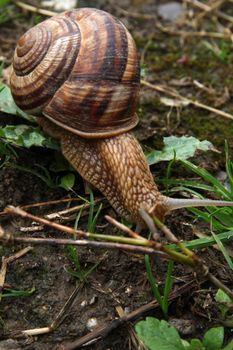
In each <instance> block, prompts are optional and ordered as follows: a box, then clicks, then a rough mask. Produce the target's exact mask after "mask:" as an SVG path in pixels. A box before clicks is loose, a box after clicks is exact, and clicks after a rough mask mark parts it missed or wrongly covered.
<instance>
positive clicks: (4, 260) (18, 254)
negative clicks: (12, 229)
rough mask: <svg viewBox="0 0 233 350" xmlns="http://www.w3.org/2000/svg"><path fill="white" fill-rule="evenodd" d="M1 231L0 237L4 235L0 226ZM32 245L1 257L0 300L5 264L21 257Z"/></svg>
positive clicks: (5, 269) (4, 276)
mask: <svg viewBox="0 0 233 350" xmlns="http://www.w3.org/2000/svg"><path fill="white" fill-rule="evenodd" d="M0 230H1V233H0V237H2V236H4V231H3V230H2V229H1V228H0ZM32 249H33V248H32V247H30V246H29V247H26V248H23V249H21V250H19V251H18V252H17V253H15V254H13V255H11V256H9V257H2V266H1V269H0V301H1V299H2V297H1V293H2V290H3V287H4V283H5V278H6V271H7V266H8V264H10V263H11V262H12V261H14V260H16V259H19V258H21V257H22V256H24V255H25V254H27V253H28V252H29V251H30V250H32Z"/></svg>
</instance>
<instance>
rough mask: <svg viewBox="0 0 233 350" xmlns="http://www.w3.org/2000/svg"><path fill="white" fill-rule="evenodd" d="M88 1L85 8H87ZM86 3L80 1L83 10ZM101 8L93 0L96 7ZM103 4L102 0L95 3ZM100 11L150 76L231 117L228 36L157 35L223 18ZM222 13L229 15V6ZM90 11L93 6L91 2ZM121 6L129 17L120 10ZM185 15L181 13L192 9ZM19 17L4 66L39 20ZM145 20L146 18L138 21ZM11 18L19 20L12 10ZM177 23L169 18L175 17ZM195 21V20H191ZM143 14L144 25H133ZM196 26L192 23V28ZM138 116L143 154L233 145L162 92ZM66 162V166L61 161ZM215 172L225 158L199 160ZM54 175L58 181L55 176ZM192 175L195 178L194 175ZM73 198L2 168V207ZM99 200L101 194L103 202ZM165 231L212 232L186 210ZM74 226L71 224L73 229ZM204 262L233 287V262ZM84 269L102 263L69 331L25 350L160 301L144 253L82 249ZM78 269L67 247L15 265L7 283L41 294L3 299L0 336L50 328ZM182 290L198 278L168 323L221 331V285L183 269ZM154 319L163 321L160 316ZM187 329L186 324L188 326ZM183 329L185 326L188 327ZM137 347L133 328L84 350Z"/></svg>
mask: <svg viewBox="0 0 233 350" xmlns="http://www.w3.org/2000/svg"><path fill="white" fill-rule="evenodd" d="M80 3H81V2H80ZM83 3H84V2H82V3H81V5H83ZM89 3H90V6H93V2H91V1H90V2H89ZM95 4H96V2H95ZM98 4H99V7H100V8H102V9H105V10H108V11H110V12H111V13H113V14H114V15H116V16H118V17H120V18H121V19H122V20H123V22H124V23H125V24H126V26H127V27H128V28H129V29H130V31H131V32H132V34H133V36H134V38H135V40H136V43H137V46H138V48H139V50H140V54H141V56H142V61H143V65H144V66H145V72H146V73H145V79H146V80H148V81H150V82H152V83H164V84H166V85H167V84H168V85H169V86H172V87H175V88H176V89H177V90H178V91H179V93H180V94H181V95H183V96H186V97H189V98H190V97H193V96H195V98H197V99H198V100H199V101H201V102H203V103H205V104H206V105H210V106H213V107H215V108H219V109H223V110H225V111H226V112H229V113H233V108H232V98H230V96H232V94H233V63H232V62H233V57H232V48H231V45H232V44H231V43H230V42H229V41H227V40H226V41H224V40H223V39H219V40H215V39H213V38H200V37H198V36H197V37H195V36H192V35H190V36H184V35H183V36H182V35H178V34H177V35H170V34H167V33H163V32H162V31H161V30H159V29H158V24H159V23H160V24H162V25H163V26H165V27H168V26H171V25H172V26H173V27H172V29H171V33H172V34H176V32H178V31H188V32H190V31H200V30H206V31H211V32H216V31H218V30H219V31H220V30H221V28H222V26H227V25H228V23H227V22H224V21H223V20H221V19H219V18H218V17H216V18H215V19H212V18H211V17H210V16H209V17H207V16H204V17H203V18H200V19H199V21H196V18H197V14H198V13H199V12H197V13H195V12H194V9H193V7H190V8H189V9H187V11H186V12H182V13H181V15H182V16H183V17H182V19H180V22H179V24H174V23H172V22H169V21H167V22H166V21H165V20H164V19H163V18H158V17H157V19H156V20H153V19H145V18H141V17H140V15H141V14H142V13H146V14H154V15H156V13H157V10H158V4H156V5H155V4H154V1H149V0H148V1H145V0H144V1H139V0H138V1H136V0H135V1H133V0H132V1H118V2H117V4H118V5H119V6H121V8H118V7H117V6H114V5H111V4H109V3H108V4H105V2H104V1H101V2H100V1H99V2H98ZM225 4H226V5H225V6H224V7H223V8H222V11H225V12H226V13H228V14H229V15H232V13H230V3H229V6H228V3H227V2H226V3H225ZM85 5H87V2H85ZM122 8H123V9H125V10H127V12H124V11H122ZM184 10H185V9H183V10H182V11H184ZM10 11H12V12H13V14H21V17H18V18H15V19H13V20H10V21H8V22H6V23H5V24H3V25H1V32H0V56H4V57H5V67H7V65H8V64H10V61H11V57H12V55H13V50H14V46H15V42H16V38H17V37H18V36H19V35H20V33H23V32H24V31H25V29H26V28H29V27H31V26H32V25H33V24H34V23H35V21H38V20H39V19H38V17H37V16H36V15H32V14H31V13H30V12H22V11H21V10H20V9H19V8H16V7H13V8H11V10H10ZM134 12H135V13H137V14H138V16H134V15H133V14H134ZM11 14H12V13H11ZM169 16H171V15H169ZM188 16H189V17H188ZM134 17H138V18H134ZM187 23H189V25H187ZM206 41H207V42H209V43H211V44H213V46H214V44H215V43H216V44H217V45H218V47H219V48H220V49H221V48H222V49H221V50H222V51H221V55H217V53H216V52H217V49H216V52H215V53H214V52H213V50H210V49H209V48H208V45H206V43H205V42H206ZM194 80H196V81H198V82H200V83H202V84H203V85H204V86H205V88H198V87H197V85H195V84H194V83H193V81H194ZM139 114H140V116H141V122H140V124H139V126H138V127H137V129H136V131H135V133H136V136H137V137H138V138H139V139H140V140H141V142H142V144H143V145H144V147H145V149H150V148H153V147H161V145H162V137H163V136H169V135H172V134H174V135H177V136H181V135H193V136H196V137H197V138H200V139H208V140H211V141H212V142H213V143H214V145H215V146H216V147H217V148H218V149H219V150H220V151H223V144H224V140H225V139H227V140H228V142H229V143H230V147H231V148H232V146H233V141H232V129H233V127H232V121H230V120H227V119H224V118H222V117H220V116H217V115H216V114H214V113H210V112H209V111H206V110H205V109H200V108H195V107H194V106H188V107H183V108H181V106H178V107H173V108H170V107H168V106H166V105H164V104H163V103H161V101H160V99H159V97H158V94H157V93H156V92H155V91H153V90H149V89H147V88H145V87H143V88H142V92H141V105H140V111H139ZM17 122H19V121H18V119H17V118H16V117H9V116H7V115H3V114H2V115H1V116H0V123H1V124H2V125H4V124H6V123H8V124H9V123H12V124H14V123H17ZM16 151H17V154H18V158H15V159H14V164H18V165H21V166H24V167H28V166H29V165H30V166H31V167H33V166H34V165H35V164H41V165H43V166H44V167H49V166H50V165H51V163H53V162H54V159H58V160H59V162H60V160H61V156H60V155H59V153H58V152H55V151H49V150H41V149H36V148H35V149H31V150H26V151H25V149H16ZM57 162H58V161H57ZM196 162H199V164H200V163H201V164H202V165H204V166H205V167H206V168H207V169H209V170H211V171H212V173H213V174H215V175H218V174H219V173H220V172H221V171H223V170H224V156H223V153H220V154H216V153H210V152H209V153H208V154H206V155H204V156H203V155H202V156H200V157H197V158H196ZM166 165H167V164H165V163H164V164H162V163H161V164H159V166H158V165H157V166H156V167H153V168H152V171H153V172H154V174H155V175H156V177H157V176H158V177H160V178H162V177H163V176H164V175H165V171H166ZM183 175H184V173H183V170H181V171H180V170H179V169H178V170H177V173H174V176H177V178H179V177H182V176H183ZM53 176H54V177H56V174H53ZM186 176H188V175H186ZM75 191H76V192H77V193H78V194H81V195H84V188H83V183H82V180H81V178H80V177H79V176H78V175H77V180H76V185H75ZM68 196H74V194H73V193H67V191H65V190H63V189H61V188H58V187H56V188H55V189H51V188H49V187H48V186H47V185H46V184H45V183H44V182H43V181H41V180H40V179H39V178H38V177H36V176H34V175H33V174H30V173H28V172H25V171H22V170H19V169H15V168H14V167H11V168H9V167H3V168H1V169H0V209H1V210H3V209H4V208H5V207H6V206H7V205H27V204H32V203H38V202H44V201H51V200H61V199H63V198H67V197H68ZM98 196H99V194H96V197H98ZM66 207H67V204H66V203H65V204H64V203H60V204H58V205H50V206H45V207H39V208H34V209H33V208H32V209H31V210H30V211H31V212H33V213H34V214H37V215H41V216H42V215H46V214H49V213H52V212H56V211H58V210H61V209H65V208H66ZM106 213H108V214H111V215H113V216H115V217H116V214H115V213H114V212H113V210H112V209H111V208H110V207H108V206H106V209H104V210H103V211H102V212H101V215H100V218H99V220H98V222H97V228H96V230H97V231H98V232H100V233H111V234H120V232H119V231H118V230H117V229H116V228H114V227H112V226H110V224H107V223H106V220H105V219H104V214H106ZM86 222H87V217H86V216H84V217H82V219H81V221H80V223H79V225H80V227H81V228H82V229H86V227H87V225H86ZM166 223H167V225H168V226H169V227H170V228H171V229H172V230H173V232H174V233H175V234H177V235H178V237H179V238H181V239H185V240H190V239H193V238H195V236H194V227H195V229H198V230H203V231H206V232H207V231H208V226H206V225H205V224H203V223H199V222H197V221H196V220H195V219H194V218H193V216H192V215H191V214H190V213H188V212H186V211H179V212H176V213H174V214H173V215H171V216H170V217H168V218H167V220H166ZM2 225H3V226H4V227H5V229H7V230H8V231H9V232H13V233H19V232H20V228H22V227H28V226H30V225H31V222H30V221H29V220H22V219H19V218H14V219H12V218H8V217H7V218H6V217H3V218H2ZM67 225H70V226H73V222H68V223H67ZM20 234H21V235H22V234H23V235H29V236H30V235H32V236H33V237H58V236H59V237H63V238H65V237H67V236H66V235H65V234H63V235H62V234H61V233H58V232H57V231H55V230H51V229H48V228H47V229H46V228H44V229H43V230H42V231H39V232H28V233H22V232H21V233H20ZM20 248H23V246H19V245H17V246H13V247H11V246H9V247H1V248H0V249H1V250H0V253H1V255H4V256H10V255H12V254H13V253H14V252H16V251H18V250H19V249H20ZM199 254H200V256H202V257H203V258H204V259H205V262H206V263H207V265H208V266H209V267H210V268H211V271H213V272H214V274H215V275H216V276H217V277H219V278H220V279H221V280H222V281H223V282H224V283H226V284H227V285H228V286H229V287H230V288H232V286H233V280H232V273H230V270H229V267H228V266H227V265H226V263H225V261H224V259H223V258H222V256H221V254H218V253H216V250H214V249H213V248H209V249H206V250H203V251H201V252H199ZM78 255H79V260H80V264H81V268H82V269H83V270H87V269H89V268H91V267H92V266H93V265H95V264H96V263H99V264H98V266H97V267H96V269H95V270H94V271H93V272H92V273H91V274H90V276H89V278H88V280H87V282H86V283H84V284H83V285H81V287H80V290H79V292H78V295H77V297H76V299H75V302H74V304H73V305H72V307H71V308H70V310H69V311H68V314H67V317H66V318H65V320H64V321H63V322H62V324H61V326H60V327H59V328H58V329H57V330H55V331H54V332H53V333H51V334H50V335H44V336H38V337H34V338H30V337H28V338H25V337H22V338H20V339H18V340H17V341H18V345H19V347H21V348H23V349H28V350H29V349H35V350H39V349H48V350H49V349H54V348H56V347H57V346H58V345H59V344H63V343H64V342H67V341H72V340H74V339H77V338H79V337H81V336H83V335H85V334H86V333H88V332H89V331H90V328H89V327H88V325H89V323H90V319H92V318H94V319H96V321H97V325H98V326H102V325H106V324H109V323H110V321H112V320H114V319H115V318H116V317H117V313H116V306H119V305H120V306H121V307H122V308H123V309H124V310H125V311H127V312H130V311H133V310H136V309H137V308H139V307H140V306H142V305H145V304H147V303H148V302H150V301H152V300H153V296H152V294H151V290H150V286H149V284H148V281H147V276H146V271H145V265H144V259H143V257H142V256H139V255H137V254H131V253H127V252H124V251H117V250H114V251H110V250H104V249H101V250H96V249H88V248H79V249H78ZM71 268H73V269H74V266H73V265H72V262H71V259H70V254H69V253H68V251H67V249H66V248H65V247H63V246H60V247H53V246H36V247H34V249H33V250H32V251H31V252H29V253H28V254H26V255H25V256H24V257H22V258H20V259H18V260H16V261H15V262H13V263H11V264H10V265H9V267H8V269H7V275H6V286H8V287H10V288H13V289H20V290H30V289H31V288H33V287H35V293H34V294H33V295H31V296H28V297H18V298H3V299H2V301H1V304H0V312H1V314H0V315H1V319H0V321H1V330H0V337H1V338H2V339H8V338H11V337H13V334H14V333H15V332H17V330H24V329H31V328H37V327H45V326H47V325H49V324H50V323H51V322H52V321H53V320H54V318H55V316H56V315H57V313H58V312H59V310H60V309H61V308H62V307H63V305H64V303H65V302H66V300H67V299H68V297H69V296H70V295H71V293H72V291H73V290H74V288H75V286H76V285H77V283H79V282H78V280H77V279H76V278H74V277H73V276H71V275H70V274H69V273H68V271H67V270H68V269H71ZM153 268H154V273H155V276H156V278H157V279H158V281H159V283H160V284H161V285H163V283H164V274H165V272H166V268H167V263H166V262H164V261H162V260H160V259H154V261H153ZM174 278H175V281H174V287H173V288H174V290H176V289H177V288H178V287H181V286H183V285H184V284H185V283H188V282H191V281H194V284H193V285H192V288H191V289H190V288H188V289H187V292H186V293H184V294H183V295H182V296H177V298H175V300H173V302H172V303H171V305H170V309H169V316H170V318H171V319H179V320H180V322H181V324H182V325H183V323H182V322H183V321H184V320H186V321H188V324H189V326H190V325H191V326H190V327H188V329H189V331H188V334H186V335H184V336H188V337H194V336H199V335H200V336H201V335H202V334H203V332H204V330H206V329H207V328H208V327H210V326H212V325H214V324H215V322H216V320H215V318H216V314H215V312H216V309H215V305H214V301H213V295H214V291H215V290H214V288H213V286H211V285H210V284H209V283H206V282H203V284H202V285H200V284H199V282H198V281H197V280H195V275H194V274H193V271H192V270H191V269H189V268H186V267H182V266H180V265H177V266H176V268H175V270H174ZM151 314H153V315H155V316H157V317H161V313H160V311H159V309H156V310H155V311H153V312H152V313H151ZM182 327H183V326H182ZM182 327H181V328H182ZM131 348H134V346H133V344H132V343H131V340H130V335H129V330H128V328H127V326H126V325H123V326H121V327H118V328H117V329H116V330H114V331H112V332H110V333H109V334H108V335H107V336H106V337H104V339H102V340H99V341H98V342H96V343H95V344H92V345H90V346H87V347H86V349H96V350H97V349H98V350H105V349H106V350H107V349H112V350H115V349H126V350H128V349H131Z"/></svg>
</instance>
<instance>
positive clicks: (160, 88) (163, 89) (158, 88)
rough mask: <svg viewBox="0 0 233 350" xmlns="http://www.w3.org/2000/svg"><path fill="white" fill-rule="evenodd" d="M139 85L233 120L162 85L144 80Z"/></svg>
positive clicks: (215, 109)
mask: <svg viewBox="0 0 233 350" xmlns="http://www.w3.org/2000/svg"><path fill="white" fill-rule="evenodd" d="M141 83H142V85H145V86H147V87H149V88H151V89H153V90H156V91H159V92H163V93H165V94H167V95H170V96H173V97H175V98H179V99H180V100H181V101H183V102H185V103H187V104H192V105H194V106H196V107H198V108H202V109H205V110H207V111H210V112H213V113H215V114H217V115H220V116H222V117H225V118H228V119H232V120H233V115H232V114H229V113H227V112H223V111H221V110H220V109H217V108H213V107H210V106H207V105H205V104H204V103H201V102H199V101H193V100H190V99H189V98H187V97H183V96H181V95H180V94H179V93H177V92H176V91H174V90H172V89H170V88H166V87H164V86H162V85H154V84H151V83H148V82H147V81H145V80H141Z"/></svg>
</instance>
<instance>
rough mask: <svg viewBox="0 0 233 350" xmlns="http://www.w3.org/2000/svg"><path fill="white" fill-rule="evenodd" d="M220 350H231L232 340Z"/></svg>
mask: <svg viewBox="0 0 233 350" xmlns="http://www.w3.org/2000/svg"><path fill="white" fill-rule="evenodd" d="M222 350H233V340H231V341H230V343H228V344H227V345H226V346H225V347H224V348H222Z"/></svg>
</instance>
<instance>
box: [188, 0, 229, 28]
mask: <svg viewBox="0 0 233 350" xmlns="http://www.w3.org/2000/svg"><path fill="white" fill-rule="evenodd" d="M185 2H186V3H187V4H190V5H192V6H194V7H197V8H199V9H201V10H203V11H205V12H206V14H210V15H212V13H211V12H212V8H211V7H210V6H208V5H206V4H203V3H202V2H200V1H198V0H185ZM215 15H217V16H218V17H219V18H222V19H225V20H226V21H228V22H230V23H233V17H232V16H229V15H227V14H226V13H224V12H222V11H219V10H217V11H215Z"/></svg>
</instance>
